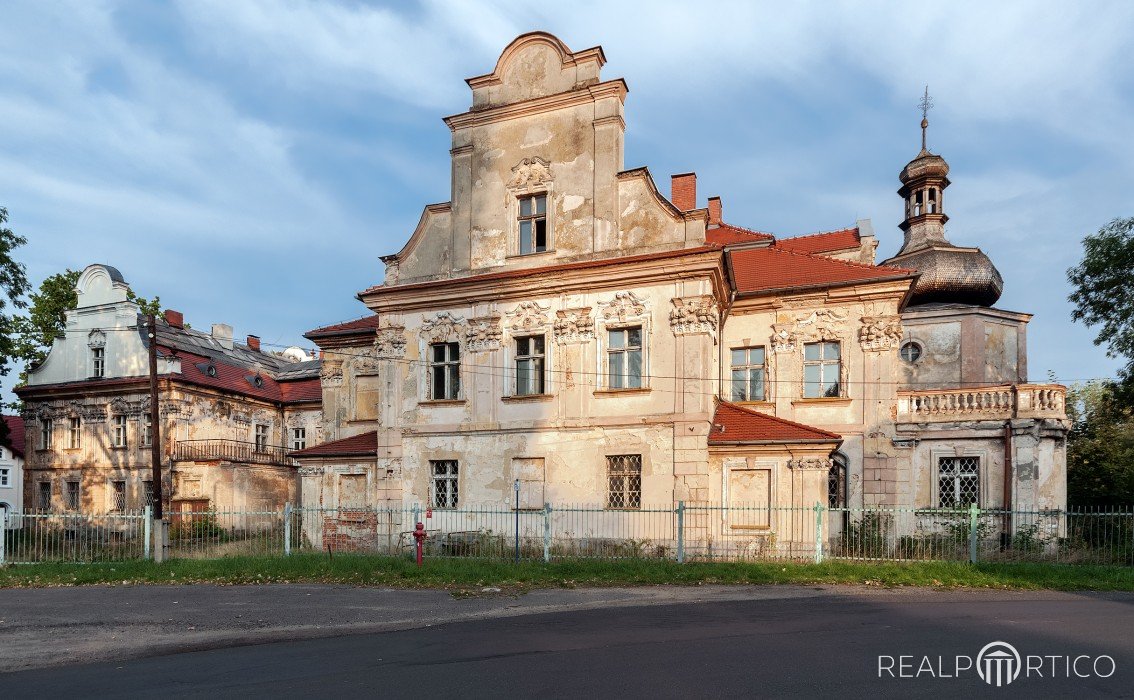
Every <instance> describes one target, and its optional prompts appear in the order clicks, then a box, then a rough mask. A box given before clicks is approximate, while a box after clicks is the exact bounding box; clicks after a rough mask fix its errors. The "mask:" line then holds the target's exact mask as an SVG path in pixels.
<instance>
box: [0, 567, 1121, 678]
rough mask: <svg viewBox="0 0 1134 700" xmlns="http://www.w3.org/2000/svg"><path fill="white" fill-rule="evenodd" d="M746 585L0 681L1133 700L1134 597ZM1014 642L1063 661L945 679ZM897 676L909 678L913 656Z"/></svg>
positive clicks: (172, 656)
mask: <svg viewBox="0 0 1134 700" xmlns="http://www.w3.org/2000/svg"><path fill="white" fill-rule="evenodd" d="M729 590H730V591H731V592H730V594H729V595H726V596H723V597H717V596H716V595H711V594H710V595H707V596H704V597H706V598H708V599H706V600H703V601H701V602H672V601H671V602H666V601H664V600H663V601H654V602H652V603H651V604H634V601H633V600H629V601H628V600H626V599H620V601H619V602H617V603H616V604H614V606H613V607H607V606H604V605H602V604H599V605H594V604H593V601H592V602H591V603H587V605H586V608H585V609H580V610H571V609H560V610H557V611H555V612H544V613H531V614H511V616H505V617H491V616H489V617H479V618H478V619H472V620H469V621H465V622H453V623H447V624H433V623H430V622H422V623H421V624H422V625H429V626H418V627H415V628H412V629H400V630H393V631H388V632H380V633H368V634H354V635H347V636H335V637H327V638H319V639H306V640H301V641H288V642H272V643H265V644H258V645H247V646H238V647H230V648H221V649H213V650H208V651H195V652H183V653H174V654H169V655H165V656H157V657H149V658H136V659H133V660H128V661H118V662H102V663H95V664H86V665H73V666H62V667H56V668H43V669H36V670H30V671H22V672H15V673H9V674H5V675H0V696H3V697H5V698H7V697H33V696H35V697H76V696H84V697H91V696H116V697H126V696H130V697H134V696H141V697H158V696H161V697H166V698H168V697H181V696H206V695H207V696H211V697H235V696H240V697H243V698H251V697H271V696H274V697H297V696H306V697H327V696H336V697H354V696H381V697H417V698H421V697H434V696H460V697H462V698H468V697H474V698H475V697H500V696H522V697H536V696H538V697H578V696H588V695H589V696H596V697H608V696H615V695H620V696H629V697H690V696H692V697H716V696H725V695H736V694H743V695H745V696H758V697H769V696H809V697H815V696H835V695H837V696H840V697H865V696H871V697H910V696H915V697H916V696H925V697H956V696H958V694H960V693H965V694H973V695H980V696H984V695H988V696H1004V697H1019V696H1030V697H1033V698H1034V697H1056V696H1062V697H1066V696H1067V695H1068V694H1069V693H1074V694H1076V695H1077V696H1080V697H1096V696H1104V697H1106V696H1125V695H1131V694H1134V684H1132V683H1131V681H1132V680H1134V635H1132V634H1131V630H1132V629H1134V625H1132V623H1134V608H1132V607H1131V603H1132V602H1134V597H1131V596H1129V595H1069V594H1053V593H1048V594H1043V593H1035V594H1031V593H999V594H998V593H983V592H947V593H938V592H933V591H912V592H910V591H905V592H901V591H900V592H885V591H883V592H876V591H870V590H866V589H846V588H842V589H818V590H816V589H805V590H801V589H790V590H785V589H775V588H772V589H749V590H750V591H752V592H753V593H752V594H751V595H750V596H748V597H747V598H745V597H744V596H740V598H739V599H738V598H737V597H736V596H735V595H734V593H735V589H729ZM777 590H779V591H783V594H782V595H777V594H776V593H775V591H777ZM768 591H772V592H771V593H769V592H768ZM524 597H526V596H523V597H521V598H524ZM2 602H3V598H0V603H2ZM465 602H467V601H465ZM642 602H646V601H642ZM997 640H1002V641H1005V642H1008V643H1009V644H1011V645H1013V646H1014V647H1015V648H1016V649H1017V650H1018V651H1019V653H1020V654H1021V655H1023V658H1024V660H1025V663H1027V659H1028V657H1029V656H1031V657H1041V656H1048V655H1050V656H1058V657H1060V658H1059V659H1057V660H1052V659H1050V658H1047V659H1043V660H1042V663H1043V664H1044V665H1043V667H1042V669H1041V670H1039V673H1042V674H1043V677H1038V676H1037V671H1030V672H1029V673H1028V674H1027V675H1024V674H1021V676H1020V677H1019V678H1017V679H1016V680H1015V681H1014V682H1013V683H1011V684H1010V685H1008V686H1007V687H1003V688H994V687H991V686H989V685H986V684H985V683H984V682H983V681H982V680H981V679H980V678H979V677H978V676H977V675H976V674H975V672H972V671H968V672H962V673H961V674H960V677H948V678H944V677H936V676H938V675H939V674H941V673H942V671H944V673H945V675H949V676H954V675H955V670H954V668H955V665H956V663H957V662H956V657H957V656H969V657H976V656H977V654H978V652H979V651H980V650H981V648H982V647H984V646H985V645H986V644H988V643H989V642H992V641H997ZM880 654H881V655H887V656H894V657H898V656H900V655H909V656H910V657H911V661H910V662H909V663H910V664H911V665H910V667H909V670H908V672H910V673H914V672H916V671H917V670H918V666H919V665H920V664H921V663H924V662H922V661H921V659H922V657H926V656H928V657H929V659H930V663H931V664H932V665H933V666H934V670H933V674H932V675H930V674H929V673H927V672H925V671H924V670H922V672H921V674H920V677H917V678H905V679H901V678H890V677H886V676H885V673H886V672H885V671H884V672H883V675H884V677H883V678H879V671H878V666H879V661H878V656H879V655H880ZM1067 656H1070V657H1072V658H1075V657H1082V658H1084V659H1088V661H1087V662H1083V661H1080V662H1079V664H1078V668H1079V671H1080V672H1082V673H1085V674H1086V675H1091V676H1092V677H1088V678H1078V677H1074V670H1073V669H1072V670H1071V674H1072V677H1071V678H1067V677H1066V675H1067V674H1066V670H1065V663H1066V662H1065V661H1064V660H1063V657H1067ZM939 657H941V659H940V660H938V658H939ZM1099 658H1111V659H1113V661H1114V669H1113V673H1112V675H1110V677H1109V678H1099V677H1094V676H1093V674H1094V671H1093V670H1092V669H1090V668H1088V665H1090V666H1095V667H1096V668H1097V669H1098V671H1099V672H1101V673H1102V674H1104V675H1106V674H1110V673H1111V672H1112V668H1111V666H1110V665H1109V663H1108V662H1106V661H1105V660H1104V661H1102V666H1101V667H1098V666H1097V665H1095V664H1094V661H1095V660H1096V659H1099ZM1053 661H1054V664H1055V666H1054V675H1055V676H1057V677H1055V678H1052V677H1050V676H1051V675H1053V667H1052V666H1051V664H1052V663H1053ZM1037 663H1039V662H1037ZM883 665H885V663H884V664H883ZM961 665H964V663H963V661H962V662H961ZM894 671H895V674H899V673H901V667H900V660H896V662H895V665H894Z"/></svg>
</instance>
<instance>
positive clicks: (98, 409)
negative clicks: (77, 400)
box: [82, 404, 106, 423]
mask: <svg viewBox="0 0 1134 700" xmlns="http://www.w3.org/2000/svg"><path fill="white" fill-rule="evenodd" d="M82 414H83V422H84V423H105V422H106V408H105V407H104V406H99V405H94V404H90V405H84V406H83V409H82Z"/></svg>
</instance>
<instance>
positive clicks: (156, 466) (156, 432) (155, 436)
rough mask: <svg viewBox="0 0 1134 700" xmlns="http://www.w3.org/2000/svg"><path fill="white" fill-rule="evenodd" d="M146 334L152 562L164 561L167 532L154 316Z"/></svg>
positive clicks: (148, 315)
mask: <svg viewBox="0 0 1134 700" xmlns="http://www.w3.org/2000/svg"><path fill="white" fill-rule="evenodd" d="M146 333H147V335H148V337H149V341H150V342H149V351H150V353H149V354H150V467H151V469H152V470H153V472H152V476H151V477H150V478H151V479H152V480H153V481H152V482H151V483H152V484H153V489H152V491H153V499H154V500H153V518H154V527H153V533H154V550H153V551H154V561H157V562H160V561H164V560H165V545H166V542H167V540H168V532H167V531H166V529H165V520H164V519H163V517H162V507H161V505H162V500H163V498H162V488H161V422H160V421H159V420H158V418H159V416H160V415H161V412H160V410H159V406H158V376H157V319H156V318H155V317H154V314H147V315H146Z"/></svg>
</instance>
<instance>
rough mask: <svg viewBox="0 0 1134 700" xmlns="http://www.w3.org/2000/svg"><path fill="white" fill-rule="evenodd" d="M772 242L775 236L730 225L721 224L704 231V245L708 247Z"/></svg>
mask: <svg viewBox="0 0 1134 700" xmlns="http://www.w3.org/2000/svg"><path fill="white" fill-rule="evenodd" d="M773 240H775V236H773V235H772V234H770V233H764V232H762V231H753V230H752V229H747V228H743V227H741V226H733V225H732V224H724V223H722V224H721V225H720V226H717V227H715V228H710V229H706V230H705V243H708V244H709V245H722V246H723V245H739V244H743V243H758V242H761V241H769V242H771V241H773Z"/></svg>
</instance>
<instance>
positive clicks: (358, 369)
mask: <svg viewBox="0 0 1134 700" xmlns="http://www.w3.org/2000/svg"><path fill="white" fill-rule="evenodd" d="M383 364H385V363H383V362H382V361H381V360H379V359H378V357H377V353H376V351H375V349H374V348H373V347H370V348H367V349H366V350H364V351H363V352H362V354H361V355H359V356H358V357H356V358H355V360H354V375H355V376H356V377H358V376H365V375H374V374H378V373H379V372H381V371H382V365H383Z"/></svg>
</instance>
